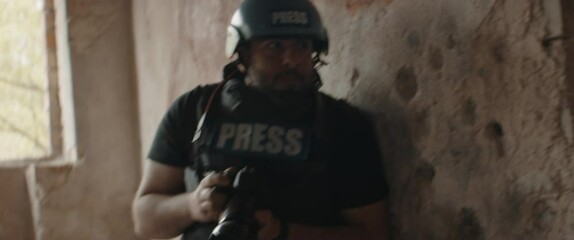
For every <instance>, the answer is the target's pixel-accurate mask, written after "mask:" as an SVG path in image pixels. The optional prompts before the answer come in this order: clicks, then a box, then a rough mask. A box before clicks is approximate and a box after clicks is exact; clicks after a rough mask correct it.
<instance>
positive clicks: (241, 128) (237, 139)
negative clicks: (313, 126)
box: [211, 122, 311, 161]
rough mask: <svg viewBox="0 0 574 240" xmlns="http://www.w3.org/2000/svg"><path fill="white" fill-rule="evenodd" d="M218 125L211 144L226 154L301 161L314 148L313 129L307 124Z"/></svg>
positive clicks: (215, 149) (230, 123) (235, 123)
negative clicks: (312, 140)
mask: <svg viewBox="0 0 574 240" xmlns="http://www.w3.org/2000/svg"><path fill="white" fill-rule="evenodd" d="M216 126H217V128H216V129H215V138H214V139H213V142H212V144H211V148H212V149H213V150H214V151H218V152H221V153H224V154H231V155H241V156H244V157H247V158H249V157H256V158H268V159H270V160H273V159H282V160H299V161H301V160H305V159H307V157H308V154H309V150H310V148H311V147H310V145H311V130H310V129H308V128H304V127H297V126H285V125H272V124H264V123H241V122H239V123H238V122H222V123H220V124H217V125H216Z"/></svg>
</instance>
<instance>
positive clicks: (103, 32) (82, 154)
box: [0, 0, 141, 240]
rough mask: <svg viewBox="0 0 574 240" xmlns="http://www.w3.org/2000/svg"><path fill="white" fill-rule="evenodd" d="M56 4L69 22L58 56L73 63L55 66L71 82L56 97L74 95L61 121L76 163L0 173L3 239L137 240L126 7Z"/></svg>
mask: <svg viewBox="0 0 574 240" xmlns="http://www.w3.org/2000/svg"><path fill="white" fill-rule="evenodd" d="M59 3H60V4H63V6H65V8H67V10H68V18H63V19H60V20H61V22H59V25H58V30H63V29H64V28H63V27H67V28H68V30H69V31H68V34H69V35H68V36H64V37H66V38H67V39H60V40H67V41H69V44H70V45H69V47H70V48H69V52H66V51H65V49H64V48H60V49H58V50H59V51H64V55H61V56H65V55H66V53H68V54H69V58H70V59H69V62H68V64H67V65H66V64H62V65H60V66H59V67H60V70H61V72H60V73H61V74H60V76H61V77H63V78H67V77H70V79H71V85H67V86H64V85H61V86H60V87H61V88H60V89H61V90H62V91H63V92H66V91H68V90H69V91H72V92H73V97H72V98H73V104H70V103H72V102H66V103H63V104H62V105H70V106H72V107H73V109H71V110H73V111H68V112H67V114H68V115H66V116H65V118H66V119H70V118H71V119H73V120H75V125H76V128H75V129H74V130H75V131H73V132H72V134H70V133H68V132H66V133H65V134H63V135H66V139H65V141H68V140H70V139H72V140H76V142H75V143H74V145H73V148H72V149H66V152H65V153H66V156H65V157H69V156H74V154H70V155H68V153H69V152H67V151H68V150H74V149H77V151H78V158H79V159H78V161H77V162H76V163H74V164H52V166H45V165H44V166H41V165H31V166H29V167H25V168H24V167H22V168H3V169H1V171H0V193H1V194H0V239H7V240H9V239H10V240H11V239H14V240H16V239H17V240H28V239H37V240H39V239H42V240H67V239H102V240H104V239H105V240H109V239H136V237H135V236H134V234H133V225H132V221H131V212H130V209H131V201H132V199H133V196H134V193H135V190H136V188H137V184H138V182H139V178H140V168H141V164H140V163H141V159H140V146H139V134H138V130H139V129H138V119H137V115H138V111H137V103H136V100H137V97H136V95H137V93H136V87H135V72H134V53H133V41H132V37H133V35H132V27H131V23H132V22H131V20H132V19H131V3H130V1H116V0H105V1H101V0H100V1H96V0H68V1H60V2H59ZM59 10H62V9H59ZM50 31H54V29H51V30H50ZM50 34H55V33H50ZM62 42H65V41H59V43H62ZM54 46H55V45H50V47H54ZM60 47H61V46H60ZM61 56H60V57H61ZM60 60H63V59H60ZM66 67H69V68H70V69H66ZM68 70H69V71H68ZM68 87H69V88H68ZM72 112H75V113H74V115H70V114H71V113H72ZM70 135H72V136H70ZM72 152H73V151H72ZM29 196H30V197H29Z"/></svg>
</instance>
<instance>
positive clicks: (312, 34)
mask: <svg viewBox="0 0 574 240" xmlns="http://www.w3.org/2000/svg"><path fill="white" fill-rule="evenodd" d="M282 36H303V37H308V38H311V39H312V40H313V41H314V45H315V46H314V47H315V51H317V52H319V53H325V54H326V53H327V50H328V48H329V38H328V36H327V30H326V29H325V27H324V26H323V22H322V21H321V17H320V16H319V12H317V9H315V7H314V6H313V4H312V3H311V2H309V1H308V0H244V1H243V2H242V3H241V5H240V6H239V9H238V10H237V11H236V12H235V14H234V15H233V18H232V19H231V24H230V25H229V27H228V28H227V43H226V48H225V54H226V55H227V57H232V56H233V54H234V53H235V52H236V50H237V46H238V45H239V44H240V43H241V42H244V41H249V40H251V39H253V38H258V37H282Z"/></svg>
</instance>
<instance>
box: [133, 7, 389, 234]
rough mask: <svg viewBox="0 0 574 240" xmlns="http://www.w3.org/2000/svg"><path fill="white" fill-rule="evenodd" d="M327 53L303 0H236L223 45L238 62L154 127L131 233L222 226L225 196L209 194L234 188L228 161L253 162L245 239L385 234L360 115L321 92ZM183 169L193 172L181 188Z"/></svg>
mask: <svg viewBox="0 0 574 240" xmlns="http://www.w3.org/2000/svg"><path fill="white" fill-rule="evenodd" d="M327 49H328V38H327V34H326V31H325V29H324V27H323V24H322V22H321V19H320V16H319V14H318V12H317V10H316V9H315V8H314V6H313V5H312V4H311V3H310V2H309V1H308V0H245V1H243V2H242V4H241V6H240V8H239V9H238V11H237V12H236V13H235V15H234V17H233V19H232V22H231V26H230V27H229V29H228V39H227V49H226V51H227V54H228V55H229V56H232V55H234V54H235V53H237V55H238V59H237V60H236V61H235V62H233V63H231V64H229V65H228V66H226V71H225V73H224V77H225V80H224V81H223V82H222V83H221V86H217V87H216V86H212V85H210V86H204V87H198V88H196V89H194V90H192V91H190V92H188V93H186V94H184V95H183V96H181V97H180V98H178V100H176V102H175V103H174V104H173V105H172V107H171V108H170V110H169V111H168V112H167V113H166V115H165V116H164V118H163V120H162V122H161V124H160V126H159V129H158V131H157V134H156V137H155V139H154V142H153V144H152V148H151V150H150V153H149V155H148V157H149V159H150V160H151V161H147V162H146V167H145V170H144V175H143V178H142V182H141V185H140V188H139V190H138V193H137V196H136V199H135V201H134V204H133V214H134V221H135V225H136V226H135V227H136V232H137V233H138V235H140V236H141V237H145V238H170V237H174V236H177V235H179V234H182V233H184V239H194V240H195V239H197V240H201V239H208V237H209V234H211V232H212V231H213V229H214V227H215V226H216V225H217V224H218V223H217V222H218V221H220V220H221V221H224V218H225V216H223V215H222V212H223V211H224V209H225V204H226V203H227V202H228V201H229V198H230V197H231V195H229V194H226V193H225V192H224V191H219V190H218V189H222V188H229V187H230V186H231V185H232V181H233V180H234V179H233V177H230V176H232V175H233V174H234V173H236V172H237V170H238V169H237V168H232V167H242V166H255V167H256V169H257V170H256V172H257V174H258V178H257V179H258V184H257V188H256V190H255V193H254V198H255V205H256V206H255V207H256V210H257V211H255V213H254V214H253V215H254V216H253V217H254V218H255V219H256V222H257V227H256V228H255V229H251V230H252V231H255V235H256V237H253V238H257V239H260V240H274V239H289V240H305V239H313V240H321V239H325V240H337V239H345V240H348V239H365V240H374V239H387V235H388V233H387V226H386V225H387V219H386V218H387V213H386V206H385V203H384V197H385V194H386V185H385V182H384V178H383V177H382V175H381V172H382V169H381V166H380V164H381V159H380V156H379V152H378V148H377V143H376V140H375V138H374V137H373V133H374V132H373V130H372V128H371V127H370V124H369V122H368V121H367V120H366V118H365V117H364V116H363V114H362V113H361V112H359V111H358V110H356V109H355V108H353V107H351V106H349V105H348V104H346V103H344V102H343V101H337V100H334V99H332V98H330V97H328V96H326V95H324V94H322V93H319V92H318V88H319V86H320V79H319V75H318V74H317V72H316V70H315V68H316V67H317V66H318V65H320V64H322V61H321V59H320V57H321V55H322V54H326V52H327ZM190 155H191V157H190ZM221 163H223V165H221ZM218 164H219V165H218ZM211 165H213V166H215V165H218V167H219V168H217V167H213V166H211ZM186 167H189V168H190V169H193V171H194V172H195V173H196V175H197V176H199V177H198V182H199V183H198V184H197V185H196V186H193V187H192V189H190V190H191V191H189V192H187V191H186V185H185V184H184V182H185V181H184V178H185V171H184V170H185V168H186ZM227 167H231V168H227ZM226 168H227V169H226ZM211 170H215V171H211ZM222 217H223V218H222Z"/></svg>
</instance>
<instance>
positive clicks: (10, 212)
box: [0, 169, 34, 240]
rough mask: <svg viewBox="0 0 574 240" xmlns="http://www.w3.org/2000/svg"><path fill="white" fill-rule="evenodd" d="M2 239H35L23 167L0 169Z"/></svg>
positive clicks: (0, 229)
mask: <svg viewBox="0 0 574 240" xmlns="http://www.w3.org/2000/svg"><path fill="white" fill-rule="evenodd" d="M0 193H1V194H0V239H7V240H8V239H22V240H28V239H34V225H33V221H32V211H31V210H30V199H29V197H28V191H27V187H26V177H25V174H24V170H23V169H0Z"/></svg>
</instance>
